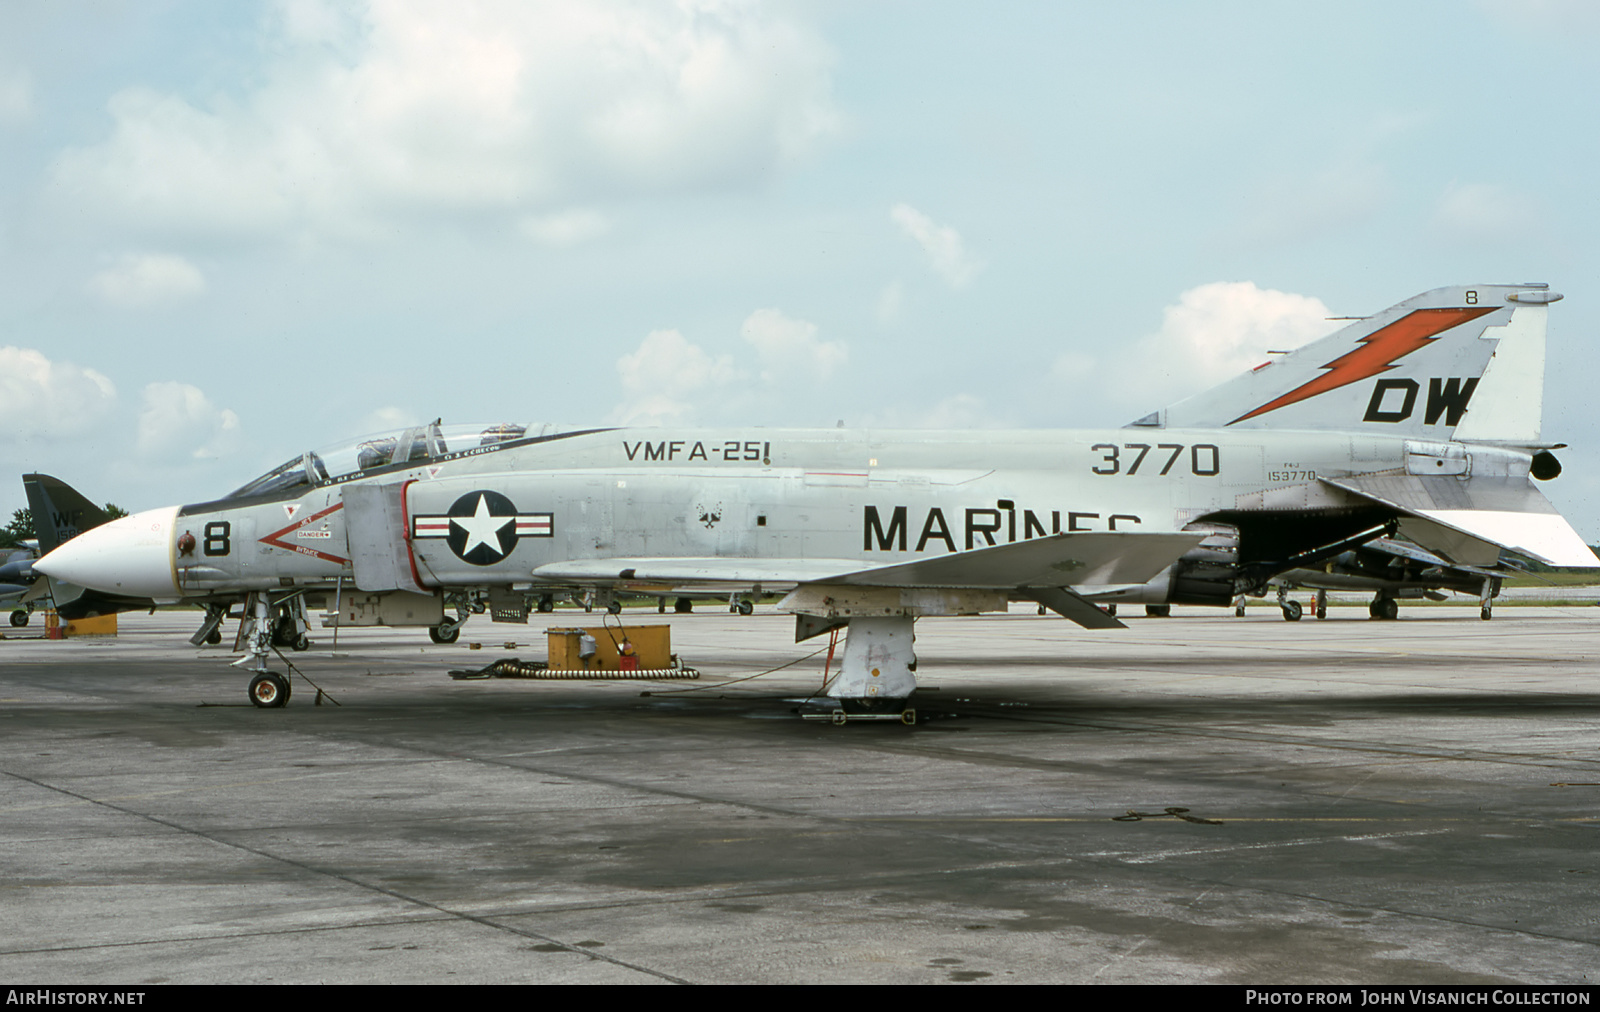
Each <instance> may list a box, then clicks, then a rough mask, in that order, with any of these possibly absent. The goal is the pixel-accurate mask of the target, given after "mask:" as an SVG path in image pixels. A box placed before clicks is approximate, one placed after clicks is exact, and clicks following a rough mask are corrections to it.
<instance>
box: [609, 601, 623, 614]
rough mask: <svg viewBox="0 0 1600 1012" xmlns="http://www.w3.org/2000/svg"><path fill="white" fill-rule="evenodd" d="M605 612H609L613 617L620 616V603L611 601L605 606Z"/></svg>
mask: <svg viewBox="0 0 1600 1012" xmlns="http://www.w3.org/2000/svg"><path fill="white" fill-rule="evenodd" d="M606 611H609V612H610V613H611V614H613V615H621V614H622V602H621V601H612V602H611V603H610V604H608V605H606Z"/></svg>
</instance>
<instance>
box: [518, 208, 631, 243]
mask: <svg viewBox="0 0 1600 1012" xmlns="http://www.w3.org/2000/svg"><path fill="white" fill-rule="evenodd" d="M521 228H522V231H523V233H524V234H525V235H527V236H528V237H529V238H531V239H535V240H537V241H539V242H542V243H544V244H545V245H547V246H573V245H576V244H578V243H580V242H588V241H589V240H590V239H595V238H598V237H600V236H602V235H604V234H605V233H606V232H607V231H609V230H610V228H611V222H610V220H609V219H608V218H607V217H606V216H605V215H603V214H601V213H599V212H598V211H590V210H586V209H583V208H576V209H574V210H571V211H560V212H557V213H556V214H530V215H528V216H527V217H526V218H523V219H522V222H521Z"/></svg>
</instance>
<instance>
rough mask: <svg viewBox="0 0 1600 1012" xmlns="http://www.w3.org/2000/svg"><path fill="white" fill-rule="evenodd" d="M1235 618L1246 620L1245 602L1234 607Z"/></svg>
mask: <svg viewBox="0 0 1600 1012" xmlns="http://www.w3.org/2000/svg"><path fill="white" fill-rule="evenodd" d="M1233 617H1234V618H1244V602H1243V601H1240V602H1239V603H1238V604H1236V605H1234V606H1233Z"/></svg>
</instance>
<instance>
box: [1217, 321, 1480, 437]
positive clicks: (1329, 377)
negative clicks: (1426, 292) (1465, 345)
mask: <svg viewBox="0 0 1600 1012" xmlns="http://www.w3.org/2000/svg"><path fill="white" fill-rule="evenodd" d="M1494 311H1495V307H1494V306H1474V307H1471V308H1456V309H1418V310H1415V311H1414V312H1411V313H1407V314H1406V315H1405V316H1402V317H1401V318H1400V319H1398V320H1396V321H1394V322H1393V323H1391V324H1389V325H1388V326H1387V327H1383V328H1381V329H1379V330H1375V331H1373V332H1372V333H1370V334H1368V335H1367V336H1366V337H1363V338H1362V339H1361V347H1359V348H1357V349H1356V350H1355V351H1352V352H1349V353H1348V354H1344V355H1340V356H1339V357H1338V358H1336V359H1334V360H1333V361H1332V362H1329V363H1328V364H1327V365H1325V366H1322V368H1324V369H1326V370H1328V371H1327V372H1325V373H1323V374H1322V375H1321V376H1318V377H1317V378H1316V379H1314V380H1312V381H1310V382H1309V383H1305V384H1303V385H1301V386H1298V387H1295V388H1294V389H1293V390H1291V391H1289V392H1288V393H1286V394H1284V395H1283V396H1282V397H1278V398H1276V399H1274V400H1270V401H1268V402H1267V403H1265V404H1263V405H1261V406H1260V407H1259V408H1256V409H1255V410H1254V411H1251V412H1249V413H1247V414H1243V415H1240V416H1239V417H1238V418H1235V419H1234V420H1233V421H1232V422H1229V423H1228V424H1229V425H1232V424H1234V422H1242V421H1244V420H1245V419H1246V418H1254V417H1255V416H1257V415H1264V414H1266V413H1267V412H1268V411H1276V410H1277V409H1279V408H1282V407H1287V406H1288V405H1290V404H1295V403H1298V402H1299V401H1303V400H1305V399H1307V398H1309V397H1315V396H1317V395H1318V394H1325V393H1327V392H1328V391H1329V390H1337V389H1338V388H1339V387H1342V386H1349V385H1350V384H1351V383H1358V382H1360V381H1361V380H1364V379H1367V378H1368V377H1371V376H1376V375H1378V374H1379V373H1383V372H1388V371H1389V370H1390V369H1393V368H1394V367H1395V366H1394V363H1395V362H1396V361H1398V360H1399V359H1402V358H1404V357H1406V356H1407V355H1409V354H1411V353H1412V352H1414V351H1416V350H1417V349H1418V348H1425V347H1427V346H1428V345H1429V344H1432V343H1433V341H1434V340H1436V339H1437V338H1438V336H1439V335H1440V334H1442V333H1444V332H1445V331H1447V330H1449V329H1450V328H1451V327H1458V326H1460V325H1461V324H1463V323H1466V322H1467V321H1469V320H1476V319H1477V318H1478V317H1480V316H1482V315H1484V314H1485V313H1492V312H1494Z"/></svg>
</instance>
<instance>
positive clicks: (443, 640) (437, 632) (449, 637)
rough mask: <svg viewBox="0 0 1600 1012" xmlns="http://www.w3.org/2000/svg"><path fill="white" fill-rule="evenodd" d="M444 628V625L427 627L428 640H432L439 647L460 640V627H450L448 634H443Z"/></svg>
mask: <svg viewBox="0 0 1600 1012" xmlns="http://www.w3.org/2000/svg"><path fill="white" fill-rule="evenodd" d="M444 627H445V626H444V624H440V625H430V626H429V627H428V638H429V639H430V640H433V641H434V642H435V643H438V644H440V645H441V646H443V645H447V644H450V643H454V642H455V641H456V640H458V639H460V638H461V627H460V626H458V625H452V626H450V631H449V632H444V631H443V630H444Z"/></svg>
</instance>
